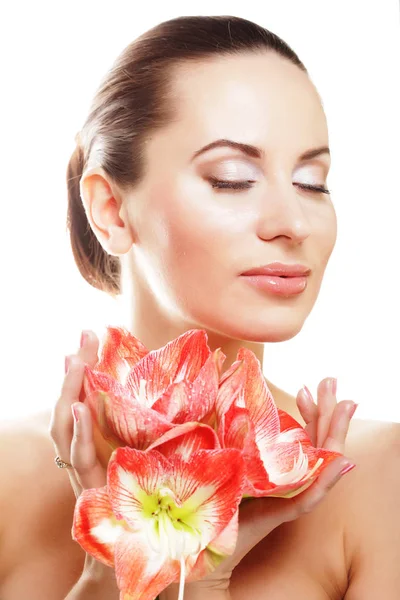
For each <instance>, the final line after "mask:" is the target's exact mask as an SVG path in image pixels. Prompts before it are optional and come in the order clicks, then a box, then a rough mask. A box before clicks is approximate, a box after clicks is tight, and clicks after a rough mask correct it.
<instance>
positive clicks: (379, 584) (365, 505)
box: [342, 419, 400, 600]
mask: <svg viewBox="0 0 400 600" xmlns="http://www.w3.org/2000/svg"><path fill="white" fill-rule="evenodd" d="M346 456H349V457H350V458H352V459H353V460H354V462H355V463H356V465H357V468H356V469H354V471H352V473H351V474H350V476H349V478H348V480H347V485H346V505H345V506H346V507H344V506H342V510H344V511H345V513H346V519H345V552H346V560H347V567H348V573H349V588H348V591H347V594H346V600H358V599H359V598H363V600H369V599H371V600H372V599H375V598H378V597H382V598H385V599H386V600H391V599H393V600H395V598H399V597H400V569H399V564H400V517H399V500H398V499H399V497H400V423H395V422H389V421H373V420H369V421H367V420H357V419H356V420H355V421H354V422H353V423H352V425H351V428H350V432H349V435H348V443H347V447H346Z"/></svg>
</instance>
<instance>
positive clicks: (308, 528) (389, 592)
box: [0, 53, 400, 600]
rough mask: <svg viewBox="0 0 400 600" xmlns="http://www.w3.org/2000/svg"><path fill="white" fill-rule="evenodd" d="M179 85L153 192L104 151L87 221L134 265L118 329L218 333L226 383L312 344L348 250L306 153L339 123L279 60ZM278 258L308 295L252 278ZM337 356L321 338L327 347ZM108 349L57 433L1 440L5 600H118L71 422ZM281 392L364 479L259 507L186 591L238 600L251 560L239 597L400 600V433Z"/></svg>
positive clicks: (319, 162)
mask: <svg viewBox="0 0 400 600" xmlns="http://www.w3.org/2000/svg"><path fill="white" fill-rule="evenodd" d="M174 77H175V78H174V85H175V92H176V94H175V95H176V106H177V115H176V116H177V118H176V120H174V121H173V122H171V124H170V126H168V127H166V128H165V129H163V130H160V131H158V132H156V133H154V134H152V135H151V136H150V138H149V139H148V141H147V144H146V152H145V154H146V156H145V159H146V175H145V177H144V178H143V180H142V182H141V183H140V185H139V186H138V187H137V188H136V189H134V190H122V189H120V188H119V187H118V186H117V185H116V184H115V182H113V181H112V180H111V179H110V178H109V176H108V175H107V173H105V172H104V170H102V169H101V167H100V166H99V165H98V164H96V161H95V156H93V157H92V159H91V161H90V162H89V164H88V166H87V169H86V171H85V173H84V174H83V176H82V179H81V197H82V201H83V204H84V207H85V210H86V214H87V217H88V220H89V223H90V226H91V228H92V230H93V232H94V233H95V235H96V236H97V239H98V240H99V242H100V243H101V244H102V246H103V248H104V249H105V251H106V252H108V253H109V254H111V255H115V256H119V257H120V259H121V267H122V296H121V313H120V314H121V319H120V320H119V322H118V325H125V326H126V327H127V328H128V329H129V330H130V331H131V332H132V333H133V335H135V336H136V337H137V338H139V339H140V340H141V341H142V342H143V344H144V345H145V346H146V347H147V348H149V350H154V349H156V348H160V347H161V346H163V345H165V344H166V343H167V342H169V341H170V340H172V339H174V338H176V337H178V336H179V335H181V334H182V333H184V332H185V331H187V330H188V329H192V328H199V329H204V330H206V331H207V334H208V343H209V346H210V349H211V350H215V349H216V348H218V347H220V348H221V349H222V351H223V352H224V354H225V355H226V357H227V359H226V361H225V363H224V365H223V370H225V369H227V368H229V366H230V365H231V364H232V362H233V361H234V360H235V358H236V353H237V350H238V349H239V348H240V347H242V346H243V347H247V348H249V349H250V350H252V351H253V352H254V354H255V355H256V356H257V358H258V359H259V361H260V363H261V365H262V366H263V353H264V344H266V343H269V342H271V343H273V342H280V341H284V340H288V339H291V338H292V337H294V336H295V335H297V333H298V332H300V331H301V329H302V327H303V325H304V322H305V320H306V318H307V317H308V315H309V314H310V312H311V310H312V308H313V306H314V304H315V302H316V299H317V297H318V292H319V289H320V286H321V283H322V279H323V275H324V272H325V268H326V266H327V263H328V260H329V257H330V255H331V253H332V251H333V248H334V245H335V241H336V234H337V230H336V229H337V223H336V215H335V210H334V207H333V204H332V200H331V197H330V195H329V194H323V193H322V192H316V191H311V190H310V189H305V188H304V187H302V186H304V185H305V184H308V185H318V186H320V185H324V184H325V185H327V175H328V172H329V168H330V157H329V154H326V153H324V154H320V155H319V156H317V157H315V158H313V159H308V160H301V158H300V157H301V156H302V154H303V153H304V152H306V151H308V150H310V149H314V148H318V147H322V146H328V130H327V124H326V118H325V114H324V111H323V108H322V106H321V102H320V98H319V96H318V93H317V92H316V90H315V88H314V86H313V84H312V83H311V82H310V80H309V78H308V76H307V75H306V74H304V73H303V72H301V71H300V70H299V69H298V68H297V67H295V66H294V65H292V64H291V63H289V62H288V61H286V60H284V59H282V58H280V57H277V56H276V55H274V54H272V53H262V54H259V55H258V54H257V55H254V54H251V55H237V56H234V57H223V58H222V57H218V58H217V59H215V60H212V61H209V62H207V64H205V63H204V62H200V63H199V64H198V65H196V64H190V66H189V68H187V67H185V66H184V65H183V66H182V65H181V66H180V67H179V69H177V70H176V72H175V74H174ZM220 138H228V139H232V140H235V141H239V142H242V143H247V144H252V145H255V146H257V147H258V148H260V150H261V151H262V153H261V154H260V155H259V156H258V157H256V156H254V155H253V156H248V155H246V154H244V153H242V152H239V151H238V150H233V149H231V148H218V149H216V148H215V149H213V150H210V151H209V152H207V153H203V154H201V155H198V156H197V157H196V158H192V157H193V155H194V153H195V152H197V151H198V150H199V149H200V148H202V147H203V146H205V145H207V144H209V143H210V142H212V141H214V140H216V139H220ZM211 177H216V178H217V179H221V180H231V181H252V182H253V183H252V184H251V185H252V187H250V188H249V189H246V190H237V191H234V190H226V189H224V190H218V189H216V188H214V187H213V186H212V183H211V181H210V178H211ZM327 187H328V188H329V185H328V186H327ZM360 210H364V207H362V208H360ZM272 261H281V262H285V263H297V262H299V263H303V264H305V265H307V266H308V267H309V268H311V275H310V276H309V278H308V284H307V288H306V290H305V291H304V292H303V293H302V294H300V295H298V296H295V297H290V298H282V297H277V296H272V295H270V294H266V293H263V292H259V290H256V289H255V288H253V287H251V286H249V285H248V284H247V282H246V281H244V279H243V277H241V273H243V271H245V270H247V269H250V268H253V267H256V266H260V265H263V264H267V263H269V262H272ZM125 311H126V312H125ZM371 318H374V317H373V316H371ZM366 326H368V324H366ZM328 344H329V340H327V339H324V337H323V333H322V332H321V346H326V345H328ZM318 351H319V350H318ZM97 352H98V339H96V336H95V335H94V333H93V332H92V333H91V337H89V340H88V341H87V342H86V344H85V345H84V347H83V348H82V349H81V350H79V352H78V353H77V355H76V357H77V365H75V366H72V367H71V369H70V372H69V373H68V375H67V376H66V378H65V382H64V385H63V389H62V393H61V395H60V397H59V399H58V401H57V403H56V405H55V407H54V409H53V414H52V416H51V426H50V432H49V431H48V427H49V422H50V415H49V414H47V413H46V414H43V415H38V417H37V418H35V419H31V420H29V422H28V421H25V422H23V423H18V424H15V425H12V426H10V427H5V426H3V427H2V433H1V436H0V477H1V482H2V485H1V487H0V515H1V519H2V523H1V545H0V582H1V584H0V597H1V599H2V600H20V598H23V597H26V596H27V595H29V598H30V600H43V598H46V600H47V598H49V599H51V600H53V599H54V600H63V599H64V598H67V597H68V600H73V598H74V596H73V594H74V592H71V594H70V595H69V596H67V594H68V592H69V591H70V590H71V589H72V588H73V587H74V584H75V583H76V582H77V581H78V580H79V583H78V584H77V586H76V587H75V591H76V592H77V593H79V590H81V591H82V590H83V591H82V594H81V598H84V599H85V600H90V598H91V596H90V594H92V597H93V598H96V600H102V599H103V598H104V600H113V598H114V596H115V600H117V599H118V594H117V593H116V592H115V589H114V591H110V589H112V587H113V586H114V587H115V581H113V576H112V570H108V571H107V568H106V570H104V568H103V566H102V565H100V563H97V564H96V563H94V562H93V561H92V560H90V559H89V558H86V555H85V553H84V552H83V550H82V549H81V548H80V547H79V545H78V544H76V543H75V542H73V540H72V539H71V526H72V518H73V510H74V506H75V503H76V496H77V495H78V494H79V493H80V490H81V489H82V488H84V487H88V486H89V487H90V486H92V485H95V486H96V485H100V486H102V485H103V484H104V481H105V474H104V473H103V472H102V471H101V469H99V466H98V464H97V459H96V457H95V455H94V452H93V447H92V444H91V441H90V439H91V433H90V420H89V419H88V415H87V413H85V407H84V406H83V405H78V409H79V410H80V411H82V414H81V419H80V425H81V429H80V430H76V433H75V435H74V433H73V432H74V425H73V417H72V412H71V405H72V404H76V403H77V401H78V398H79V390H80V387H81V384H82V373H83V363H84V362H86V363H87V364H89V365H93V364H94V363H95V361H96V355H97ZM44 364H45V362H44ZM288 368H290V365H288ZM349 368H351V367H350V366H349ZM366 376H367V374H366ZM267 383H268V386H269V388H270V390H271V392H272V394H273V397H274V399H275V402H276V404H277V406H278V407H279V408H281V409H283V410H285V411H287V412H288V413H289V414H291V415H292V416H293V417H294V418H295V419H297V420H298V421H299V422H300V423H301V424H302V425H304V426H307V428H308V431H309V432H310V435H311V436H312V438H313V440H314V441H316V444H317V445H320V446H325V447H327V448H332V447H334V449H341V450H340V451H342V452H343V453H344V454H345V456H346V457H349V458H350V459H351V460H352V461H353V462H354V463H355V464H356V465H357V466H356V468H355V469H353V470H352V471H351V472H350V473H348V474H347V475H346V476H345V477H344V478H342V479H341V480H340V481H339V482H337V483H336V484H335V485H334V486H333V487H332V488H331V489H330V490H329V492H328V488H329V486H330V485H331V484H332V483H333V480H334V477H335V475H337V472H338V470H339V468H338V467H337V466H336V464H332V465H330V466H329V468H328V469H327V470H326V471H325V472H324V474H323V475H321V477H320V478H319V480H318V482H316V483H315V484H313V486H312V487H311V488H309V489H308V490H307V491H305V492H304V494H302V495H301V496H298V497H296V498H295V499H294V501H290V500H289V501H281V499H263V500H260V501H258V500H257V501H251V502H249V504H247V506H246V504H244V505H243V507H242V508H244V509H246V511H247V514H244V512H245V511H242V515H241V525H240V526H241V530H240V536H241V537H240V542H239V544H238V550H237V553H236V555H235V556H234V557H233V558H232V559H227V561H226V562H225V563H224V565H223V567H222V569H221V570H220V571H219V572H218V573H215V574H214V579H213V578H212V577H211V578H208V581H205V582H203V583H202V584H201V585H202V586H208V587H207V591H206V593H204V587H203V588H202V587H201V586H200V584H199V585H198V586H197V587H196V586H195V584H190V586H189V585H188V587H187V590H186V593H185V600H197V598H203V597H204V595H205V596H206V597H207V600H222V598H225V597H226V590H225V588H226V586H227V582H228V579H229V576H230V573H231V571H232V569H233V566H234V565H235V563H236V562H237V561H239V560H240V559H241V560H240V562H239V563H238V564H237V566H236V567H235V568H234V570H233V572H232V575H231V576H230V579H229V582H230V583H229V594H230V596H231V597H232V599H233V600H243V599H245V598H251V599H252V600H253V599H256V600H258V599H260V600H261V599H262V600H264V599H265V600H269V599H270V598H271V599H273V600H342V599H343V598H345V599H346V600H377V598H385V600H398V598H399V597H400V569H399V564H400V543H399V540H400V521H399V517H398V512H399V511H398V498H399V497H400V476H399V472H400V448H399V441H400V432H399V428H400V426H399V424H398V423H380V422H374V421H362V420H355V421H354V419H352V420H351V423H350V427H349V420H350V409H351V407H353V408H354V403H353V402H352V401H350V400H345V401H341V402H337V399H336V393H335V391H334V390H333V389H332V387H331V383H332V378H329V377H327V378H325V379H324V380H322V381H321V383H320V384H319V386H318V390H317V398H316V402H315V403H313V402H312V401H310V400H307V398H306V397H305V396H304V395H303V392H301V393H299V394H298V395H297V397H296V398H294V397H292V396H291V395H289V394H287V393H286V392H285V391H283V390H281V389H279V388H278V387H277V386H275V385H274V384H273V383H272V382H270V381H269V380H267ZM360 400H361V401H362V399H360ZM380 400H381V399H380V398H377V402H379V401H380ZM357 401H358V399H357ZM347 432H348V433H347ZM49 433H50V435H49ZM346 433H347V435H346ZM54 446H55V447H54ZM10 448H11V449H12V451H11V452H10ZM55 452H56V453H58V454H59V455H60V456H61V458H62V459H63V460H65V461H69V462H71V461H72V463H73V465H74V471H69V470H67V473H66V472H65V470H58V469H57V468H56V466H55V465H54V456H55ZM27 457H28V460H27ZM336 469H338V470H336ZM333 471H335V472H333ZM71 484H72V485H71ZM28 492H29V493H28ZM22 533H23V535H22ZM258 540H260V541H259V542H258V543H257V541H258ZM243 553H244V556H243ZM242 556H243V558H241V557H242ZM83 569H84V575H83V577H81V574H82V570H83ZM96 578H97V583H96ZM215 578H216V579H215ZM107 586H108V587H107ZM110 586H111V587H110ZM210 586H212V587H210ZM84 588H85V589H84ZM101 594H103V596H102V595H101ZM112 594H114V595H112ZM165 594H169V596H168V597H163V598H162V600H170V598H171V597H172V598H174V599H175V598H176V597H177V596H176V593H175V589H174V588H173V586H171V587H170V588H169V590H168V591H167V592H166V593H165ZM78 597H79V596H77V595H76V594H75V598H78Z"/></svg>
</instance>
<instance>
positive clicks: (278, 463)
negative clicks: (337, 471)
mask: <svg viewBox="0 0 400 600" xmlns="http://www.w3.org/2000/svg"><path fill="white" fill-rule="evenodd" d="M340 456H342V454H340V453H339V452H333V451H331V450H325V449H324V448H314V447H313V446H312V445H311V444H310V443H309V444H307V443H304V442H302V443H301V442H295V443H287V442H282V443H277V444H276V445H275V446H274V447H273V448H272V449H271V450H270V452H269V453H268V454H266V455H264V456H262V459H263V462H264V465H265V468H266V470H267V472H268V475H269V478H270V481H271V483H273V484H275V485H276V486H277V487H276V488H275V490H271V492H272V493H268V494H265V495H269V496H274V497H279V498H285V497H287V498H289V497H292V496H294V495H296V494H290V495H288V492H292V491H293V490H300V491H303V490H304V489H305V488H304V484H305V483H307V482H309V481H310V480H312V481H314V480H315V479H316V478H317V477H318V476H319V475H320V473H322V471H323V470H324V469H326V467H327V466H328V464H330V463H331V462H332V461H333V460H335V459H336V458H338V457H340ZM307 487H308V486H307ZM300 491H298V492H297V493H300Z"/></svg>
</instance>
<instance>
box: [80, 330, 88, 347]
mask: <svg viewBox="0 0 400 600" xmlns="http://www.w3.org/2000/svg"><path fill="white" fill-rule="evenodd" d="M87 337H88V334H87V332H86V331H82V335H81V342H80V346H81V348H83V344H84V343H85V341H86V339H87Z"/></svg>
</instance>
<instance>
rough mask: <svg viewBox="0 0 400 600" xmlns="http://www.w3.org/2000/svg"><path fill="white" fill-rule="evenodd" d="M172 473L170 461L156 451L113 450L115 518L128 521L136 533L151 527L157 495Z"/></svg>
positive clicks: (111, 470)
mask: <svg viewBox="0 0 400 600" xmlns="http://www.w3.org/2000/svg"><path fill="white" fill-rule="evenodd" d="M170 471H171V464H170V461H169V460H168V459H166V458H165V457H164V456H163V455H162V454H160V452H157V450H151V451H148V452H142V451H140V450H135V449H133V448H128V447H125V448H117V449H116V450H114V452H113V454H112V456H111V459H110V462H109V464H108V470H107V485H108V494H109V498H110V502H111V506H112V509H113V511H114V513H115V515H116V517H117V518H119V519H125V520H126V521H127V522H128V523H129V525H130V527H131V529H132V530H133V531H138V530H140V529H143V528H148V527H150V525H151V523H150V522H151V521H152V513H153V512H154V511H155V510H156V509H157V508H158V507H157V502H158V497H156V492H158V490H159V489H160V488H161V487H163V486H164V485H165V484H166V481H167V480H168V476H169V473H170Z"/></svg>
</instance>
